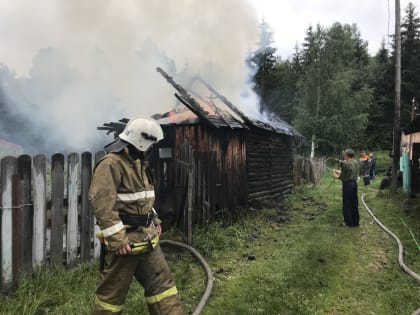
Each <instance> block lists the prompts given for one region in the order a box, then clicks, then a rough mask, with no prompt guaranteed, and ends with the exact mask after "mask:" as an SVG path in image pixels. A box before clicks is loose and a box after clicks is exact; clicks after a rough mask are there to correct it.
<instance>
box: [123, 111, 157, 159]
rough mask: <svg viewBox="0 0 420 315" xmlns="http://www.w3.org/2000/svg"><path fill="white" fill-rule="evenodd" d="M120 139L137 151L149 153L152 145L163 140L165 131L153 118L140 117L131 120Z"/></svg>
mask: <svg viewBox="0 0 420 315" xmlns="http://www.w3.org/2000/svg"><path fill="white" fill-rule="evenodd" d="M118 137H119V138H120V139H121V140H123V141H125V142H128V143H130V144H132V145H133V146H134V147H136V148H137V150H140V151H147V150H148V149H149V148H150V146H151V145H153V144H155V143H157V142H159V141H160V140H162V139H163V130H162V128H161V127H160V125H159V124H158V123H157V122H156V120H154V119H153V118H150V117H147V116H139V117H136V118H132V119H130V121H129V122H128V123H127V125H126V126H125V128H124V130H123V132H121V133H120V134H119V135H118Z"/></svg>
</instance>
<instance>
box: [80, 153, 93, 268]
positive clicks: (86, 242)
mask: <svg viewBox="0 0 420 315" xmlns="http://www.w3.org/2000/svg"><path fill="white" fill-rule="evenodd" d="M91 177H92V153H90V152H83V153H82V168H81V195H82V198H81V199H82V205H81V212H80V220H81V222H80V259H81V261H82V262H87V261H89V259H90V256H91V241H92V239H91V237H92V233H91V232H92V227H93V220H92V211H91V205H90V202H89V186H90V181H91Z"/></svg>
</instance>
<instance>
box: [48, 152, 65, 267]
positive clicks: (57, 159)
mask: <svg viewBox="0 0 420 315" xmlns="http://www.w3.org/2000/svg"><path fill="white" fill-rule="evenodd" d="M63 201H64V155H63V154H61V153H56V154H54V155H53V156H52V161H51V245H50V251H51V253H50V257H51V261H50V262H51V264H52V265H60V264H62V263H63V223H64V220H63V212H64V211H63V203H64V202H63Z"/></svg>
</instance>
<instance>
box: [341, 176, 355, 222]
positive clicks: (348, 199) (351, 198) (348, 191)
mask: <svg viewBox="0 0 420 315" xmlns="http://www.w3.org/2000/svg"><path fill="white" fill-rule="evenodd" d="M343 217H344V222H345V223H346V224H347V225H348V226H358V225H359V200H358V198H357V182H356V181H354V180H348V181H345V182H343Z"/></svg>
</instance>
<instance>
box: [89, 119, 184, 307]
mask: <svg viewBox="0 0 420 315" xmlns="http://www.w3.org/2000/svg"><path fill="white" fill-rule="evenodd" d="M162 139H163V131H162V128H161V127H160V125H159V124H158V123H157V122H156V121H155V120H153V119H152V118H149V117H144V116H141V117H137V118H134V119H131V120H130V121H129V122H128V123H127V125H126V127H125V129H124V130H123V132H122V133H120V134H119V136H118V138H117V139H116V140H115V141H114V142H112V143H111V144H109V145H107V146H106V147H105V149H106V150H107V154H106V155H105V157H104V158H103V159H101V160H100V161H99V162H98V164H97V165H96V167H95V170H94V174H93V177H92V182H91V186H90V190H89V199H90V201H91V204H92V206H93V208H94V213H95V217H96V219H97V224H98V225H99V227H100V232H99V237H100V239H101V241H102V242H103V246H104V247H105V249H106V250H105V251H104V255H103V256H102V258H103V259H101V260H102V261H103V263H102V268H101V274H100V276H101V277H100V278H101V280H100V283H99V286H98V287H97V290H96V297H95V306H94V310H93V314H112V315H115V314H121V312H122V309H123V305H124V301H125V298H126V295H127V292H128V290H129V287H130V283H131V280H132V278H133V276H134V278H135V279H136V280H137V281H138V282H139V283H140V284H141V285H142V286H143V288H144V295H145V299H146V303H147V307H148V309H149V313H150V314H171V315H172V314H174V315H175V314H183V310H182V307H181V303H180V299H179V296H178V292H177V288H176V286H175V283H174V281H173V279H172V278H171V272H170V269H169V266H168V264H167V262H166V260H165V257H164V255H163V253H162V251H161V248H160V247H159V244H158V241H159V236H160V234H161V226H160V223H161V221H160V219H159V218H158V215H157V213H156V211H155V210H154V209H153V204H154V200H155V194H154V177H153V174H152V172H151V170H150V169H149V167H148V162H147V155H148V152H150V148H151V147H152V146H153V145H154V144H155V143H157V142H158V141H160V140H162Z"/></svg>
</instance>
